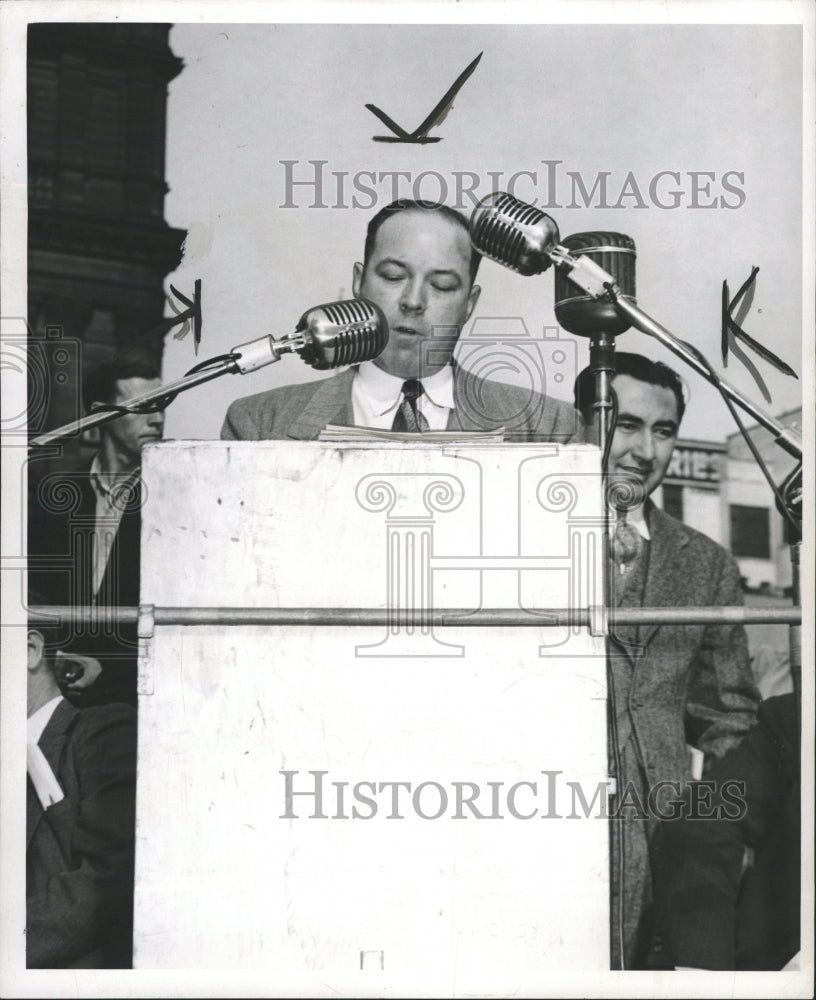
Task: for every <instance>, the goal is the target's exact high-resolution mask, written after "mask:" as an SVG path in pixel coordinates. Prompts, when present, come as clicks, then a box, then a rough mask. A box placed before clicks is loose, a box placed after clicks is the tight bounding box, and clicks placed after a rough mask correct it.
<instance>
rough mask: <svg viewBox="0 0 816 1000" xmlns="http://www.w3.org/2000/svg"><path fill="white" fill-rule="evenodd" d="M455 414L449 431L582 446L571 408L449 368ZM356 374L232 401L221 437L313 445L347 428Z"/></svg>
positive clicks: (578, 423)
mask: <svg viewBox="0 0 816 1000" xmlns="http://www.w3.org/2000/svg"><path fill="white" fill-rule="evenodd" d="M453 371H454V376H453V399H454V408H453V410H452V411H451V414H450V417H449V419H448V428H447V429H448V430H454V431H456V430H461V431H485V430H494V429H495V428H497V427H505V428H506V429H507V437H508V439H509V440H514V441H564V442H566V441H581V440H583V436H582V432H583V424H582V421H581V417H580V415H579V414H578V413H576V411H575V410H573V408H572V406H570V405H569V404H568V403H564V402H562V401H561V400H558V399H551V398H549V397H544V396H542V395H540V394H539V393H536V392H530V391H529V390H527V389H521V388H519V387H517V386H511V385H505V384H504V383H503V382H493V381H491V380H487V379H482V378H479V377H478V376H476V375H473V374H471V373H470V372H468V371H466V370H465V369H463V368H460V367H459V366H458V365H454V369H453ZM354 375H355V369H354V368H349V369H346V370H345V371H342V372H340V373H339V374H338V375H334V376H333V377H332V378H328V379H322V380H320V381H316V382H303V383H301V384H299V385H287V386H283V387H281V388H279V389H270V390H268V391H267V392H260V393H257V394H256V395H254V396H245V397H244V398H243V399H236V400H235V401H234V402H233V403H232V404H231V405H230V407H229V409H228V410H227V415H226V419H225V420H224V426H223V427H222V429H221V437H222V438H224V439H226V440H238V441H266V440H285V439H286V438H294V439H295V440H301V441H313V440H316V439H317V437H318V435H319V434H320V432H321V431H322V430H323V428H324V427H325V426H326V425H327V424H340V425H343V426H351V425H353V424H354V409H353V406H352V402H351V384H352V382H353V380H354Z"/></svg>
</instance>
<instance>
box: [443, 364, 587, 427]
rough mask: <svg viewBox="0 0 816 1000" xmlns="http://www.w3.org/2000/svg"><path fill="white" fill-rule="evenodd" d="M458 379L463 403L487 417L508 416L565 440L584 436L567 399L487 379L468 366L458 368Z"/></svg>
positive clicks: (509, 418) (460, 397)
mask: <svg viewBox="0 0 816 1000" xmlns="http://www.w3.org/2000/svg"><path fill="white" fill-rule="evenodd" d="M456 379H457V382H458V388H459V393H458V395H459V400H458V403H459V404H460V405H462V404H464V405H465V406H467V407H470V406H473V407H475V409H476V412H477V413H481V414H484V415H486V416H490V417H495V418H506V419H508V420H510V421H512V424H513V426H515V427H517V428H519V429H520V428H521V427H522V426H523V427H526V428H528V429H530V430H540V431H542V432H543V433H545V434H555V435H558V436H561V437H564V438H565V439H569V438H574V439H576V440H580V439H581V435H582V430H583V425H582V422H581V418H580V416H579V414H578V413H577V412H576V410H575V409H574V407H573V405H572V403H569V402H567V401H566V400H563V399H557V398H556V397H554V396H551V395H549V394H548V393H542V392H539V391H538V390H537V389H532V388H529V387H527V386H519V385H511V384H510V383H508V382H501V381H499V380H498V379H492V378H483V377H482V376H480V375H476V374H475V373H474V372H471V371H469V370H468V369H465V368H457V369H456ZM463 397H464V398H463Z"/></svg>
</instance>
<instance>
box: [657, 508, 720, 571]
mask: <svg viewBox="0 0 816 1000" xmlns="http://www.w3.org/2000/svg"><path fill="white" fill-rule="evenodd" d="M649 528H650V531H651V532H652V533H654V532H663V533H664V534H666V535H671V536H673V537H675V538H676V539H678V540H679V541H680V542H681V543H682V544H684V545H691V546H693V550H694V554H695V558H703V559H705V560H707V561H717V562H727V563H733V564H734V565H735V566H736V564H737V563H736V560H735V559H734V557H733V555H732V554H731V553H730V552H729V551H728V549H726V548H725V546H723V545H720V543H719V542H715V541H714V539H713V538H709V536H708V535H706V534H704V533H703V532H702V531H699V530H698V529H697V528H692V527H691V525H689V524H686V523H685V522H684V521H680V520H678V518H676V517H673V516H672V515H671V514H667V513H666V512H665V511H664V510H661V509H660V508H659V507H652V513H651V516H650V518H649Z"/></svg>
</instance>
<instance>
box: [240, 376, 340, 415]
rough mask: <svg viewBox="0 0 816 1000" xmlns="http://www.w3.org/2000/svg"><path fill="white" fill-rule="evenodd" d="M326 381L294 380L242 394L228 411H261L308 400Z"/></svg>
mask: <svg viewBox="0 0 816 1000" xmlns="http://www.w3.org/2000/svg"><path fill="white" fill-rule="evenodd" d="M324 381H325V379H312V380H311V381H310V382H294V383H292V384H291V385H281V386H278V387H277V388H275V389H266V390H265V391H264V392H256V393H253V394H252V395H251V396H240V397H239V398H238V399H235V400H233V402H232V403H230V406H229V410H228V412H233V413H235V412H238V413H240V412H246V413H260V412H266V411H268V410H275V409H278V408H280V407H281V406H282V405H286V404H288V403H290V402H292V401H298V402H306V401H308V400H309V399H310V398H311V397H312V396H313V395H314V393H315V392H316V391H317V389H318V388H319V387H320V385H321V384H322V383H323V382H324Z"/></svg>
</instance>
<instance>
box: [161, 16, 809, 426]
mask: <svg viewBox="0 0 816 1000" xmlns="http://www.w3.org/2000/svg"><path fill="white" fill-rule="evenodd" d="M170 44H171V47H172V49H173V51H174V52H175V53H176V54H177V55H179V56H181V57H182V59H183V60H184V64H185V65H184V69H183V71H182V72H181V73H180V75H179V76H178V77H177V78H176V79H175V80H173V81H172V82H171V83H170V86H169V99H168V125H167V168H166V172H167V179H168V184H169V192H168V195H167V198H166V203H165V214H166V218H167V220H168V222H169V223H170V224H171V225H173V226H178V227H181V228H185V229H187V230H188V231H189V236H188V240H187V245H186V250H185V257H184V260H183V262H182V265H181V267H180V268H179V269H178V271H176V272H175V273H174V274H172V275H170V276H169V277H168V281H167V283H166V285H169V283H170V282H172V283H173V284H174V285H175V286H176V287H177V288H179V289H180V290H181V291H183V292H186V293H189V292H191V291H192V287H193V282H194V280H195V279H196V278H201V279H202V288H203V292H202V299H203V316H204V324H203V340H202V344H201V349H200V352H199V356H198V359H196V358H195V357H194V355H193V349H192V343H191V340H192V338H191V337H187V338H185V339H183V340H181V341H177V340H174V339H172V338H168V341H167V348H166V352H165V370H164V375H165V378H166V379H171V378H177V377H179V376H181V375H182V374H183V373H184V372H185V371H186V370H187V369H188V368H189V367H191V366H192V365H193V364H194V363H195V362H196V360H201V359H202V358H206V357H210V356H213V355H217V354H221V353H223V352H225V351H227V350H229V349H230V348H231V347H233V346H236V345H238V344H241V343H244V342H246V341H248V340H251V339H255V338H257V337H261V336H264V335H267V334H271V335H273V336H274V337H279V336H283V335H285V334H287V333H289V332H291V331H292V330H293V329H294V327H295V325H296V323H297V321H298V319H299V317H300V316H301V314H302V313H303V312H304V311H305V310H306V309H308V308H310V307H312V306H314V305H318V304H320V303H323V302H327V301H332V300H334V299H338V298H345V297H350V295H351V275H352V265H353V263H354V262H355V261H357V260H360V259H361V258H362V247H363V241H364V236H365V227H366V224H367V222H368V220H369V218H370V217H371V216H372V215H373V214H374V212H375V211H376V210H377V208H379V207H382V205H384V204H386V203H387V202H388V201H390V200H391V197H392V195H393V194H397V195H408V196H410V195H412V194H413V195H417V194H418V195H419V196H421V197H428V198H431V199H437V198H439V197H440V196H441V197H442V199H443V200H446V201H447V202H448V203H449V204H454V205H455V204H456V203H457V202H458V203H459V204H460V206H462V207H464V209H465V212H466V214H468V215H469V214H470V211H471V208H472V200H471V197H470V195H469V194H468V188H471V189H472V190H473V191H474V192H475V194H476V195H477V196H482V195H485V194H488V193H489V192H490V191H491V190H493V189H502V188H507V186H508V183H512V182H511V180H510V179H511V177H512V175H514V174H518V176H517V177H516V179H515V182H514V183H515V189H514V190H515V193H516V194H517V196H518V197H520V198H521V199H522V200H525V201H532V200H536V201H537V203H538V204H539V205H540V206H541V207H545V208H546V210H547V211H548V212H549V214H551V215H552V216H553V218H554V219H555V221H556V222H557V223H558V226H559V228H560V231H561V234H562V236H566V235H570V234H572V233H576V232H586V231H594V230H611V231H614V232H621V233H625V234H628V235H629V236H631V237H632V238H633V239H634V240H635V243H636V246H637V251H638V257H637V294H638V302H639V305H640V306H641V308H643V309H644V310H645V311H646V312H647V313H648V314H649V315H650V316H652V317H653V318H654V319H656V320H657V321H658V322H659V323H661V324H662V325H663V326H664V327H666V328H668V329H669V330H670V331H671V332H672V333H674V334H675V335H677V336H678V337H681V338H682V339H685V340H688V341H689V342H691V343H692V344H694V345H695V346H696V347H697V348H698V349H700V350H702V351H703V352H704V353H705V354H706V355H707V357H708V358H709V360H710V361H711V362H712V364H713V365H714V366H715V369H716V370H717V371H719V372H720V374H722V375H724V376H725V377H726V378H727V379H728V380H729V381H731V382H732V383H733V384H734V385H735V386H736V387H737V388H738V389H739V390H740V391H742V392H743V393H745V395H747V396H748V397H749V398H750V399H751V400H752V401H753V402H755V403H756V404H757V405H759V406H761V407H762V408H763V409H766V410H767V411H769V412H770V413H772V414H775V415H776V414H779V413H782V412H783V411H788V410H790V409H792V408H794V407H796V406H797V405H799V404H800V402H801V395H800V392H801V389H800V383H797V382H796V381H795V380H793V379H791V378H789V377H786V376H783V375H780V374H777V373H776V372H775V371H774V370H773V369H771V368H770V367H769V366H768V365H767V364H766V363H764V362H762V361H759V362H758V367H759V370H760V372H761V374H762V376H763V378H764V379H765V381H766V383H767V385H768V388H769V390H770V392H771V395H772V402H771V403H770V404H767V403H766V402H765V401H764V400H763V398H762V395H761V394H760V391H759V389H758V388H757V386H756V383H755V382H754V380H753V378H752V377H751V375H750V374H749V373H748V372H747V371H746V369H745V368H744V367H743V365H742V364H741V363H740V362H739V361H738V360H737V359H736V358H734V357H733V356H732V358H731V360H730V364H729V366H728V368H727V370H726V369H723V367H722V360H721V356H720V310H721V292H722V282H723V280H727V281H728V284H729V288H730V291H731V294H732V295H733V294H734V293H735V292H736V290H737V289H738V288H739V286H740V285H741V284H742V282H743V281H744V280H745V279H746V278H747V277H748V275H749V274H750V271H751V268H752V266H758V267H759V269H760V270H759V274H758V276H757V283H756V291H755V294H754V298H753V302H752V303H751V307H750V309H749V311H748V313H747V315H746V317H745V319H744V321H743V324H742V325H743V327H744V329H745V331H746V332H747V333H749V334H750V335H751V336H753V337H754V338H755V339H757V340H759V341H760V342H762V343H763V344H765V345H767V346H768V347H770V348H771V349H772V350H774V351H775V352H776V353H778V354H779V355H780V356H781V357H782V358H783V359H785V360H786V361H787V362H788V363H789V364H791V365H792V367H793V368H794V370H796V371H797V373H801V367H802V360H801V329H802V284H801V282H802V278H801V266H800V248H801V244H802V181H801V160H802V142H801V113H802V112H801V94H802V70H801V34H800V29H799V28H797V27H795V26H785V25H776V26H774V25H770V26H767V25H766V26H734V25H730V26H729V25H721V26H705V25H682V24H677V25H600V26H598V25H530V24H526V25H512V24H511V25H396V26H394V25H354V24H342V25H339V24H335V25H297V24H285V25H283V24H277V25H274V24H267V25H258V24H240V25H235V24H232V25H219V24H195V25H194V24H176V25H175V26H174V27H173V29H172V31H171V34H170ZM479 52H483V53H484V55H483V56H482V59H481V62H480V63H479V65H478V66H477V67H476V70H475V71H474V73H473V75H472V76H471V77H470V79H469V80H468V81H467V82H466V83H465V84H464V86H463V87H462V90H461V92H460V93H459V95H458V97H457V98H456V100H455V102H454V106H453V108H452V110H451V111H450V113H449V115H448V116H447V118H446V119H445V120H444V121H443V122H442V124H441V125H439V126H438V127H436V128H435V129H433V130H432V131H431V135H439V136H441V137H442V141H440V142H437V143H432V144H427V145H405V144H399V143H396V144H385V143H377V142H374V141H372V136H374V135H379V134H382V133H383V132H384V131H385V129H384V126H383V125H382V124H381V123H380V122H379V121H377V119H376V118H375V117H374V116H373V115H372V114H371V113H370V112H369V111H368V110H366V108H365V106H364V105H365V104H366V103H369V102H372V103H374V104H376V105H377V106H378V107H380V108H382V109H383V110H384V111H386V112H387V113H388V114H389V115H390V116H391V117H392V118H394V119H395V120H396V121H397V122H399V123H400V124H401V125H404V126H406V127H408V128H409V130H410V129H411V128H413V127H415V126H416V125H417V124H419V122H420V121H421V120H422V119H423V118H424V117H425V115H426V114H427V113H428V112H429V111H430V109H431V108H432V107H433V106H434V104H435V103H436V102H437V100H438V99H439V98H440V97H441V95H442V94H443V93H444V92H445V91H446V89H447V88H448V87H449V86H450V85H451V84H452V83H453V81H454V79H455V78H456V77H457V76H458V74H459V73H460V72H461V71H462V70H463V69H464V68H465V66H467V64H468V63H469V62H470V61H471V60H472V59H473V58H474V57H475V56H476V55H478V53H479ZM315 161H319V163H318V165H317V166H316V165H315ZM366 171H368V172H372V173H369V174H365V173H364V172H366ZM397 171H400V172H405V173H406V174H407V175H408V176H406V177H397V176H396V173H395V172H397ZM523 171H526V172H528V173H520V172H523ZM423 172H424V176H420V175H422V174H423ZM531 174H532V175H533V176H530V175H531ZM316 176H319V177H320V179H321V180H320V182H321V184H322V187H321V189H320V191H319V192H318V191H317V189H316V187H315V177H316ZM457 178H458V180H457ZM599 178H601V179H602V181H601V183H603V182H604V180H605V183H606V192H605V195H604V193H603V192H602V190H601V188H600V187H595V190H594V192H593V185H595V184H596V183H597V182H598V180H599ZM292 181H295V182H298V181H300V182H304V183H300V184H294V185H293V184H292V183H290V182H292ZM457 183H458V184H459V185H460V189H459V191H457ZM582 186H583V190H582ZM584 192H586V194H585V193H584ZM355 199H356V203H357V204H356V205H355V204H354V201H355ZM479 282H480V284H481V285H482V295H481V299H480V302H479V305H478V307H477V310H476V312H475V313H474V316H473V318H472V319H471V322H470V324H468V326H467V327H466V328H465V330H464V331H463V334H462V341H461V344H460V352H461V353H460V360H461V362H462V363H463V364H464V365H465V366H466V367H468V356H469V355H470V358H471V363H472V364H473V365H475V366H476V367H478V366H479V364H481V363H483V360H484V358H483V354H482V355H480V354H479V352H480V351H481V352H484V351H485V350H487V351H488V352H489V350H490V347H487V348H485V346H484V341H485V338H487V340H488V341H489V342H490V343H491V344H494V345H495V344H497V343H498V345H499V346H498V347H496V348H495V349H496V350H497V351H499V352H500V355H501V358H502V361H501V363H500V364H498V365H497V366H496V371H495V374H494V377H497V378H500V379H502V380H504V381H511V382H522V383H523V382H524V375H523V369H524V365H525V362H524V359H523V358H522V360H521V361H517V360H516V361H514V357H515V358H516V359H517V358H518V356H519V355H518V352H519V351H520V352H521V354H522V355H525V352H526V354H527V355H529V353H530V351H532V355H533V356H534V357H539V358H542V357H543V359H544V364H545V365H549V376H550V377H549V381H548V383H547V386H546V388H547V391H552V392H553V393H554V394H555V395H557V396H561V397H562V398H566V397H567V396H568V395H569V391H570V385H571V378H572V374H573V371H572V369H573V368H578V369H580V367H583V365H585V364H586V363H587V362H588V341H586V340H581V339H578V340H576V339H575V338H572V337H571V336H570V335H567V334H565V333H563V331H562V332H561V333H560V334H559V333H558V331H557V330H555V329H554V327H556V320H555V315H554V309H553V278H552V274H551V273H548V274H545V275H543V276H539V277H530V278H524V277H520V276H518V275H516V274H514V273H512V272H510V271H508V270H506V269H504V268H502V267H500V266H499V265H498V264H495V263H493V262H489V261H485V262H484V263H483V264H482V269H481V271H480V275H479ZM545 330H546V331H547V334H546V336H547V338H548V339H547V340H546V342H545V343H544V345H543V347H542V346H541V341H542V338H544V337H545ZM502 338H505V339H507V338H509V339H511V340H515V341H519V340H521V341H524V340H525V338H526V339H528V340H530V341H531V342H538V344H539V347H538V348H525V347H524V346H520V347H517V348H511V347H508V346H507V345H506V344H504V345H502V344H501V341H502ZM553 338H555V339H556V340H559V341H561V342H562V346H565V347H566V357H567V358H568V361H567V363H566V366H562V369H561V371H560V372H559V375H560V377H559V380H558V384H556V383H555V381H554V379H553V377H552V375H553V371H552V360H551V359H552V357H553V351H554V350H556V345H555V344H554V343H553ZM564 341H565V342H566V344H565V345H564V344H563V342H564ZM474 344H478V345H481V346H479V347H478V349H477V348H476V347H474ZM618 349H619V350H627V351H640V352H643V353H647V354H649V355H650V356H653V357H656V358H660V359H661V360H665V361H668V362H669V363H673V364H675V366H676V367H678V368H679V369H680V370H681V374H683V376H684V377H685V378H686V381H687V382H688V386H689V392H690V396H691V404H690V406H689V408H688V413H687V417H686V419H685V421H684V424H683V427H682V436H683V437H686V438H699V439H703V440H714V441H721V440H723V439H724V437H725V436H726V435H727V434H728V433H730V432H731V431H732V430H733V429H734V426H733V424H732V422H731V418H730V416H729V415H728V412H727V410H726V409H725V406H724V404H723V403H722V401H721V400H719V398H718V396H717V393H716V391H715V390H714V389H713V388H712V387H710V386H708V385H707V384H706V383H705V382H704V381H703V380H702V378H701V377H700V376H698V375H697V374H696V373H694V372H692V371H691V370H690V369H687V368H686V367H685V366H684V365H683V363H682V362H681V361H679V360H677V361H674V360H673V359H672V357H671V355H669V354H668V352H666V350H665V349H664V348H662V347H661V346H660V345H659V344H657V343H656V342H655V341H654V340H653V339H651V338H649V337H647V336H645V335H642V334H639V333H637V332H634V331H629V332H627V333H625V334H623V335H621V336H620V337H619V338H618ZM514 351H515V352H516V354H515V355H514V354H513V352H514ZM536 352H538V353H536ZM542 352H543V353H542ZM525 356H526V355H525ZM560 356H561V355H559V357H560ZM480 358H481V361H480ZM514 368H515V369H518V371H514ZM568 368H569V371H568V370H567V369H568ZM502 369H504V370H502ZM315 377H318V375H317V373H315V372H314V371H313V370H312V369H310V368H309V367H308V366H306V365H305V364H304V363H303V362H302V361H300V359H298V358H296V357H287V358H284V359H283V360H282V361H281V362H280V363H278V364H276V365H273V366H271V367H267V368H265V369H263V370H261V371H258V372H255V373H253V374H250V375H246V376H239V375H235V376H224V377H223V378H221V379H219V380H217V381H216V382H211V383H209V384H207V385H206V386H204V387H201V388H197V389H193V390H191V391H190V392H188V393H186V394H184V395H182V396H181V397H179V398H178V399H177V400H176V402H175V403H174V404H173V405H172V406H171V407H170V409H169V410H168V413H167V422H166V434H167V436H169V437H179V438H181V437H186V438H213V437H217V436H218V434H219V430H220V426H221V422H222V420H223V415H224V412H225V410H226V408H227V405H228V404H229V402H230V401H231V400H232V399H235V398H237V397H238V396H244V395H249V394H252V393H255V392H260V391H263V390H265V389H268V388H272V387H274V386H277V385H282V384H287V383H291V382H297V381H302V380H305V379H311V378H315Z"/></svg>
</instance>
